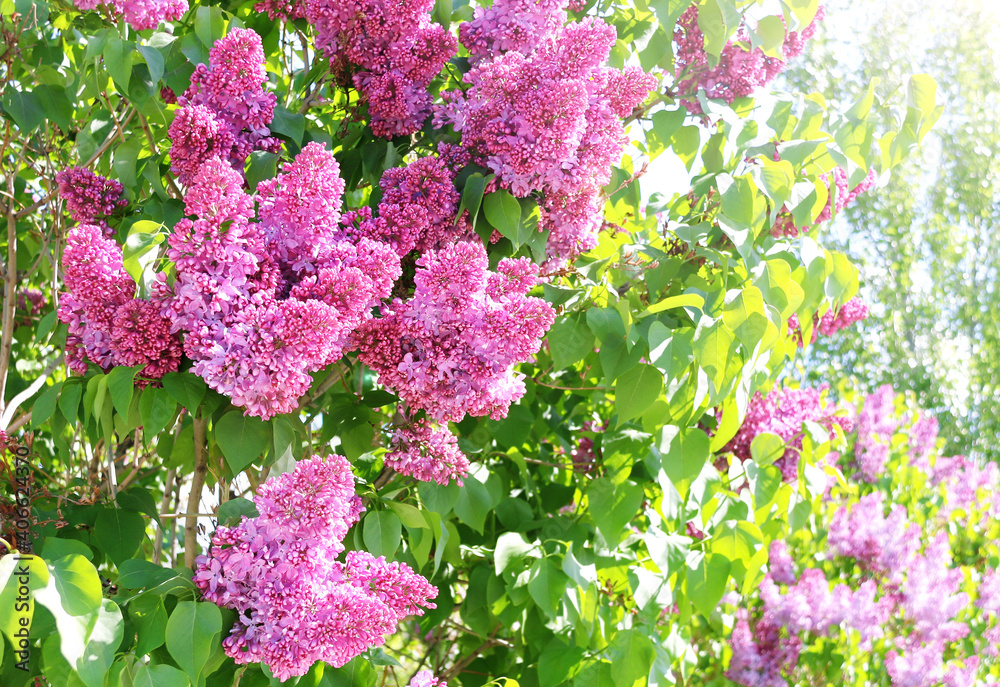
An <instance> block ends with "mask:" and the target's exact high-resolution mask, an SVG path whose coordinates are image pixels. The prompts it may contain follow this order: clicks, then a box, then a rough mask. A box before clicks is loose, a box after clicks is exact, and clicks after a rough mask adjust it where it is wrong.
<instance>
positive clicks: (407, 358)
mask: <svg viewBox="0 0 1000 687" xmlns="http://www.w3.org/2000/svg"><path fill="white" fill-rule="evenodd" d="M417 266H418V269H417V271H416V275H415V276H414V283H415V291H414V294H413V297H412V298H410V299H409V300H407V301H403V300H401V299H398V298H397V299H395V300H394V301H393V302H392V303H391V305H389V306H388V307H384V308H383V309H382V317H381V318H378V319H373V320H368V321H367V322H365V323H364V326H362V327H361V328H360V329H359V330H358V333H357V336H356V337H355V342H356V344H357V346H358V349H359V354H358V357H359V359H360V360H361V361H362V362H363V363H365V364H366V365H368V366H370V367H371V368H372V369H374V370H376V371H377V372H378V373H379V380H380V381H381V383H382V384H384V385H385V386H386V387H388V388H390V389H392V390H393V391H394V392H396V393H397V394H399V396H400V397H401V398H402V399H403V400H404V401H405V402H406V404H407V405H408V406H409V408H411V409H412V410H424V411H426V413H427V416H428V417H430V418H432V419H434V420H436V421H437V422H444V421H452V422H458V421H460V420H461V419H462V418H463V417H464V416H465V414H466V413H468V414H470V415H489V416H490V417H492V418H494V419H500V418H503V417H506V415H507V409H508V408H509V407H510V404H511V403H513V402H514V401H516V400H517V399H519V398H521V396H523V395H524V391H525V387H524V382H523V381H522V378H521V376H519V375H517V374H515V373H514V365H515V364H517V363H521V362H525V361H527V360H528V359H529V358H531V356H533V355H534V354H535V353H536V352H537V351H538V348H539V345H540V340H541V337H542V335H543V334H544V333H545V331H546V330H547V329H548V328H549V327H550V326H551V325H552V321H553V319H554V318H555V312H554V310H553V309H552V307H551V306H550V305H549V304H548V303H546V302H545V301H543V300H542V299H540V298H533V297H529V296H527V293H528V291H529V290H530V289H531V287H532V286H534V285H535V283H536V280H537V278H536V274H537V267H536V266H535V265H533V264H532V263H531V262H530V261H529V260H527V259H526V258H519V259H505V260H501V261H500V263H499V265H498V266H497V271H496V272H491V271H489V269H488V267H489V260H488V258H487V255H486V250H485V249H484V248H483V244H482V243H480V242H478V241H475V242H460V243H455V244H452V245H449V246H446V247H444V248H442V249H440V250H436V251H428V252H427V253H424V254H423V255H422V256H420V258H418V260H417Z"/></svg>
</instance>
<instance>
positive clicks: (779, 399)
mask: <svg viewBox="0 0 1000 687" xmlns="http://www.w3.org/2000/svg"><path fill="white" fill-rule="evenodd" d="M823 391H824V389H809V388H801V389H795V388H792V387H781V388H775V389H772V390H771V392H770V393H768V394H767V395H766V396H765V395H763V394H760V393H757V394H756V395H754V397H753V398H751V399H750V403H749V404H747V411H746V416H745V417H744V419H743V424H742V425H741V426H740V429H739V430H738V431H737V432H736V435H735V436H734V437H733V438H732V439H731V440H730V441H729V443H727V444H726V446H725V447H724V448H723V452H726V451H731V452H732V453H734V454H735V455H736V457H737V458H739V459H740V460H749V459H750V458H751V455H750V445H751V444H752V443H753V440H754V438H755V437H756V436H757V435H759V434H762V433H764V432H770V433H772V434H777V435H778V436H779V437H781V438H782V439H783V440H784V441H785V443H786V445H787V446H788V448H787V449H786V450H785V453H784V454H782V455H781V456H780V457H779V458H778V459H777V460H776V461H775V465H776V466H777V467H778V468H779V469H780V470H781V474H782V476H783V477H784V478H785V480H786V481H790V480H792V479H794V478H795V477H796V476H797V475H798V462H799V461H798V455H799V451H800V450H801V449H802V432H803V429H802V424H803V423H804V422H806V421H812V422H817V423H819V424H822V425H824V426H826V427H828V428H829V429H830V431H831V434H832V432H833V425H834V424H839V425H841V426H844V425H845V424H846V422H847V420H846V419H845V418H843V417H841V416H838V415H835V414H834V413H835V411H836V409H835V408H834V407H832V406H830V405H828V404H827V403H826V401H825V400H824V399H823Z"/></svg>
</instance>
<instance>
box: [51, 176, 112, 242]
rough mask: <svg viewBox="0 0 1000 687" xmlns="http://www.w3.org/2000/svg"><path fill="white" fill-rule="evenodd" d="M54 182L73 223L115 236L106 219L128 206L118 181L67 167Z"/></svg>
mask: <svg viewBox="0 0 1000 687" xmlns="http://www.w3.org/2000/svg"><path fill="white" fill-rule="evenodd" d="M56 183H57V184H58V185H59V195H60V197H62V199H63V200H64V201H65V202H66V209H67V210H69V215H70V217H72V218H73V221H75V222H77V223H79V224H95V225H97V226H99V227H101V228H102V229H103V230H104V233H105V234H106V235H107V236H110V235H112V234H113V233H114V229H112V228H111V226H110V225H109V224H108V222H107V220H108V218H109V217H111V215H113V214H114V213H115V211H117V210H119V209H120V208H123V207H125V206H126V205H128V200H127V199H125V198H123V197H122V196H123V194H124V192H125V189H124V188H123V187H122V185H121V184H120V183H119V182H117V181H115V180H114V179H106V178H104V177H102V176H101V175H99V174H94V173H93V172H91V171H90V170H89V169H84V168H83V167H70V168H68V169H64V170H61V171H59V172H57V173H56Z"/></svg>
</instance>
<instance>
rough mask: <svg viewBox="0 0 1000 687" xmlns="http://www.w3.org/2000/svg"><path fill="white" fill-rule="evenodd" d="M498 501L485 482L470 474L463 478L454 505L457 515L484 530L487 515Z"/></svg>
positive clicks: (478, 529)
mask: <svg viewBox="0 0 1000 687" xmlns="http://www.w3.org/2000/svg"><path fill="white" fill-rule="evenodd" d="M497 501H498V500H495V499H494V498H493V495H492V494H491V493H490V491H489V490H488V489H487V488H486V485H485V484H483V483H482V482H480V481H479V480H478V479H477V478H476V476H474V475H469V476H468V477H465V478H463V479H462V486H461V488H460V489H459V492H458V499H457V500H456V501H455V505H454V508H455V515H457V516H458V519H459V520H461V521H462V522H464V523H465V524H466V525H468V526H469V527H471V528H473V529H474V530H476V531H477V532H482V531H483V527H484V525H485V524H486V516H487V515H489V514H490V513H491V512H492V511H493V508H494V507H495V506H496V504H497Z"/></svg>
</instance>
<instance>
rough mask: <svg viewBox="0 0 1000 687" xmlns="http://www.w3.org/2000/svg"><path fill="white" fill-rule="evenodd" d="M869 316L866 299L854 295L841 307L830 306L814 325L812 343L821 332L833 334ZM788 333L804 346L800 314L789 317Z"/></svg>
mask: <svg viewBox="0 0 1000 687" xmlns="http://www.w3.org/2000/svg"><path fill="white" fill-rule="evenodd" d="M867 317H868V306H867V305H865V303H864V301H862V300H861V299H860V298H858V297H854V298H852V299H851V300H849V301H847V302H846V303H844V305H842V306H841V307H839V308H830V309H829V310H827V311H826V312H825V313H823V316H822V317H820V318H819V322H816V323H815V325H814V326H813V330H812V340H811V341H810V343H815V342H816V338H817V336H818V335H819V334H822V335H823V336H833V335H834V334H836V333H837V332H839V331H840V330H841V329H846V328H847V327H850V326H851V325H853V324H854V323H855V322H860V321H861V320H864V319H867ZM788 333H789V334H790V335H791V336H792V338H793V339H795V341H796V343H798V345H799V348H802V347H803V346H804V345H805V344H804V341H803V336H802V327H801V325H800V324H799V318H798V315H792V316H791V317H789V318H788Z"/></svg>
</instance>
